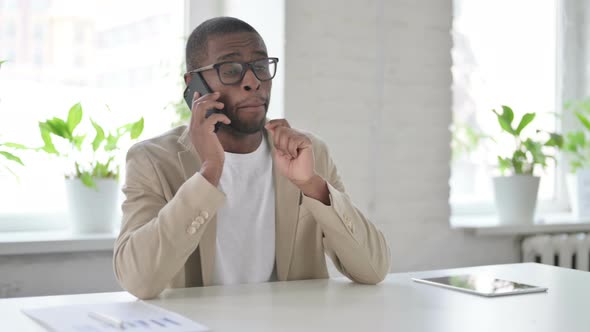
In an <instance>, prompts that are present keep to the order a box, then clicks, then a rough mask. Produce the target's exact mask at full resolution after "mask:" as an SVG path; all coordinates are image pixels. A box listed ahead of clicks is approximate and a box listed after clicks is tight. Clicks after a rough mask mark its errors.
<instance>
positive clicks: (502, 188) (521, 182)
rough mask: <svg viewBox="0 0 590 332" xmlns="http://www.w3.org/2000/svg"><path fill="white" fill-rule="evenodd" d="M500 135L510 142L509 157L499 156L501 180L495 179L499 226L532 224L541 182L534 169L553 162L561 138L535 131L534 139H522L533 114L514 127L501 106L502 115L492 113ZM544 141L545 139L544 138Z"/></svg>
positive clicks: (510, 113)
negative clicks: (500, 131) (498, 126)
mask: <svg viewBox="0 0 590 332" xmlns="http://www.w3.org/2000/svg"><path fill="white" fill-rule="evenodd" d="M492 111H493V112H494V113H495V114H496V117H497V119H498V124H499V125H500V128H501V129H502V133H503V134H506V135H510V136H511V137H512V139H513V142H514V144H513V147H512V149H511V150H512V152H511V154H510V155H509V156H498V168H499V170H500V173H501V176H497V177H494V179H493V185H494V197H495V202H496V209H497V212H498V217H499V221H500V223H504V224H512V223H532V222H533V218H534V214H535V208H536V204H537V194H538V190H539V181H540V178H539V177H538V176H535V174H534V171H535V169H536V168H539V167H540V168H542V169H544V168H545V167H546V166H547V161H548V160H549V159H552V160H554V161H555V157H554V154H555V151H556V150H557V149H559V148H560V147H561V146H562V145H563V137H562V136H561V135H559V134H556V133H546V132H542V131H540V130H537V131H535V133H536V136H534V137H524V134H523V130H524V129H525V128H526V127H527V126H528V125H529V124H530V123H531V122H532V121H533V120H534V119H535V116H536V114H535V113H526V114H524V115H523V116H522V118H521V119H520V121H518V124H517V125H513V123H514V124H516V122H515V121H514V112H513V111H512V109H511V108H510V107H508V106H502V113H498V112H496V110H492ZM544 137H545V138H544Z"/></svg>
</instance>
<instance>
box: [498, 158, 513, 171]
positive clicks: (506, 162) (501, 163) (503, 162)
mask: <svg viewBox="0 0 590 332" xmlns="http://www.w3.org/2000/svg"><path fill="white" fill-rule="evenodd" d="M498 168H499V169H500V172H501V173H502V174H505V173H506V171H507V170H509V169H510V168H512V161H511V160H510V159H509V158H502V157H500V156H498Z"/></svg>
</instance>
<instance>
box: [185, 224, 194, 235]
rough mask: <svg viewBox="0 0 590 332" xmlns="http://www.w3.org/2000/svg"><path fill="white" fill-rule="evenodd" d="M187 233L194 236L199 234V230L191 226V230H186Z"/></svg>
mask: <svg viewBox="0 0 590 332" xmlns="http://www.w3.org/2000/svg"><path fill="white" fill-rule="evenodd" d="M186 232H187V233H189V234H190V235H193V234H195V233H196V232H197V228H195V227H193V226H191V227H189V228H187V229H186Z"/></svg>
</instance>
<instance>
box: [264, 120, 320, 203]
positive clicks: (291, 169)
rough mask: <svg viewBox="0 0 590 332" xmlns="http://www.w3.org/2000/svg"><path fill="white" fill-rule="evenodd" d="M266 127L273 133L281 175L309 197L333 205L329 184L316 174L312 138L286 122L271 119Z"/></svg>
mask: <svg viewBox="0 0 590 332" xmlns="http://www.w3.org/2000/svg"><path fill="white" fill-rule="evenodd" d="M265 128H266V129H267V130H268V131H269V132H270V133H271V137H272V141H273V145H274V147H275V151H274V160H275V163H276V166H277V168H278V169H279V172H281V174H283V175H284V176H286V177H287V178H288V179H289V180H290V181H291V182H292V183H293V184H294V185H296V186H297V187H299V189H300V190H301V191H302V192H303V194H305V195H306V196H308V197H311V198H314V199H317V200H319V201H321V202H322V203H324V204H326V205H330V198H329V191H328V187H327V184H326V181H325V180H324V179H323V178H322V177H320V176H319V175H317V174H316V173H315V169H314V164H315V160H314V156H313V149H312V144H311V139H310V138H309V137H307V135H305V134H303V133H302V132H300V131H298V130H296V129H293V128H291V126H290V125H289V123H288V122H287V120H285V119H277V120H271V121H269V122H268V123H267V124H266V126H265Z"/></svg>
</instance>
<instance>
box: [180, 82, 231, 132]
mask: <svg viewBox="0 0 590 332" xmlns="http://www.w3.org/2000/svg"><path fill="white" fill-rule="evenodd" d="M192 75H193V76H192V77H193V78H192V79H191V82H190V83H189V84H188V86H187V87H186V89H184V100H185V101H186V104H187V105H188V108H189V109H192V107H193V96H194V95H195V91H196V92H198V93H199V94H200V95H201V96H204V95H206V94H208V93H212V92H213V91H212V90H211V88H209V86H208V85H207V82H205V79H204V78H203V76H201V73H194V74H192ZM224 111H225V109H221V110H219V109H217V108H212V109H209V110H207V112H206V113H205V117H209V116H211V114H213V113H224ZM221 125H222V123H221V122H217V123H216V124H215V132H217V130H219V127H220V126H221Z"/></svg>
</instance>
